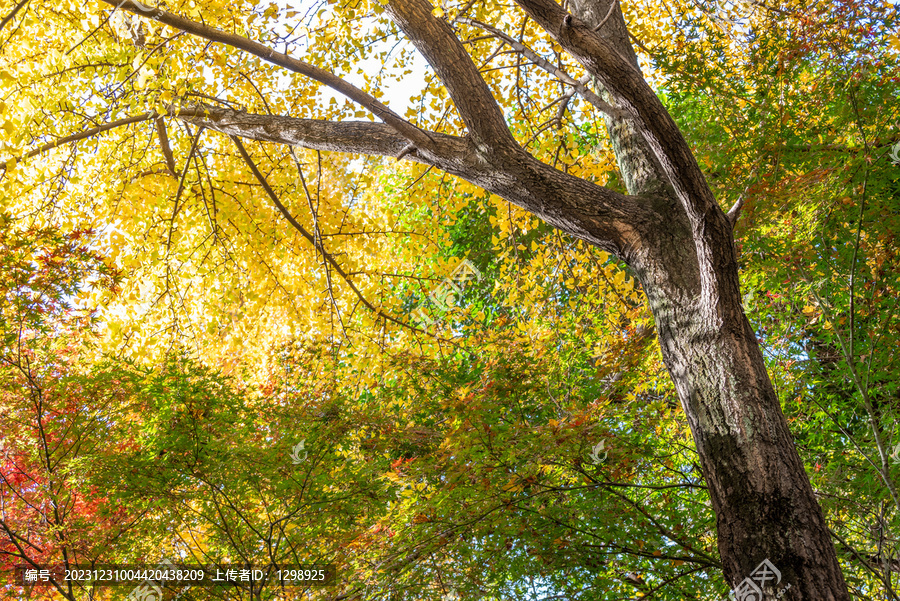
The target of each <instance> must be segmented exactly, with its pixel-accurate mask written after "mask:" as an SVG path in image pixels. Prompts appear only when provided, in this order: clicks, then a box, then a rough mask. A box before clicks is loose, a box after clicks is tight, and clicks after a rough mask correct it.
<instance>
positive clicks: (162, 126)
mask: <svg viewBox="0 0 900 601" xmlns="http://www.w3.org/2000/svg"><path fill="white" fill-rule="evenodd" d="M156 133H157V135H158V136H159V146H160V147H161V148H162V153H163V156H164V157H165V159H166V168H168V170H169V173H171V174H172V177H177V175H176V173H175V169H176V167H175V155H174V154H172V146H171V145H170V144H169V133H168V132H167V131H166V123H165V121H163V118H162V117H157V118H156Z"/></svg>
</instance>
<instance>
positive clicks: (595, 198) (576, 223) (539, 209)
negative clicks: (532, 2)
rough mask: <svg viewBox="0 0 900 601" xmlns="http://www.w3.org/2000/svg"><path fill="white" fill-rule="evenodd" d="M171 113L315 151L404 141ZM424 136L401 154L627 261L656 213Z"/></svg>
mask: <svg viewBox="0 0 900 601" xmlns="http://www.w3.org/2000/svg"><path fill="white" fill-rule="evenodd" d="M175 116H177V117H178V118H180V119H184V120H186V121H190V122H191V123H195V124H197V125H203V126H204V127H207V128H209V129H213V130H216V131H220V132H223V133H226V134H228V135H230V136H238V137H242V138H249V139H253V140H259V141H264V142H275V143H280V144H289V145H292V146H301V147H304V148H310V149H314V150H328V151H335V152H352V153H359V154H370V155H380V156H391V157H394V156H397V154H399V153H401V152H402V151H403V150H404V148H405V146H406V141H405V140H404V138H403V137H402V136H399V135H398V134H396V133H394V132H393V131H391V129H390V128H389V127H388V126H387V125H384V124H380V123H369V122H358V121H350V122H330V121H318V120H313V119H297V118H293V117H283V116H274V115H253V114H247V113H241V112H237V111H232V110H229V109H221V108H211V107H199V108H193V109H189V110H188V109H186V110H182V111H180V112H178V113H176V115H175ZM429 135H430V136H432V138H433V140H434V142H433V148H434V151H433V152H426V151H422V150H421V149H416V150H415V151H414V152H412V153H410V154H408V155H406V158H408V159H410V160H414V161H417V162H420V163H424V164H426V165H433V166H435V167H437V168H438V169H441V170H443V171H446V172H447V173H450V174H451V175H456V176H459V177H461V178H463V179H465V180H466V181H468V182H471V183H472V184H474V185H476V186H478V187H480V188H482V189H484V190H487V191H488V192H492V193H494V194H497V195H498V196H500V197H502V198H504V199H506V200H508V201H510V202H512V203H514V204H515V205H517V206H519V207H522V208H523V209H525V210H527V211H531V212H533V213H535V214H536V215H538V216H539V217H541V218H542V219H543V220H544V221H546V222H547V223H548V224H550V225H551V226H554V227H557V228H559V229H561V230H562V231H564V232H567V233H569V234H571V235H573V236H575V237H577V238H580V239H582V240H587V241H589V242H591V243H593V244H597V245H598V246H600V247H601V248H603V249H605V250H607V251H609V252H612V253H615V254H616V255H617V256H619V257H622V258H624V259H625V260H626V261H627V260H628V257H629V255H630V253H631V252H633V251H634V250H635V249H636V248H637V247H638V246H639V245H640V244H641V242H640V236H639V234H638V232H639V231H641V229H642V228H644V227H646V222H647V220H649V219H655V218H656V217H655V214H654V213H653V212H652V210H651V209H649V208H647V207H645V206H644V205H643V204H642V203H641V202H639V201H638V200H637V199H635V198H634V197H631V196H625V195H623V194H619V193H617V192H614V191H612V190H609V189H608V188H604V187H602V186H598V185H596V184H593V183H591V182H588V181H586V180H583V179H581V178H578V177H574V176H571V175H568V174H565V173H563V172H561V171H559V170H557V169H554V168H553V167H551V166H549V165H546V164H544V163H541V162H540V161H538V160H536V159H535V158H533V157H532V156H530V155H528V154H527V153H525V152H524V151H519V152H518V153H516V154H515V155H514V160H510V159H509V157H503V158H501V159H498V160H496V161H495V162H490V161H486V160H484V157H480V156H479V154H478V153H477V152H476V151H475V149H474V148H473V143H472V142H471V141H470V140H463V139H461V138H456V137H453V136H448V135H444V134H437V133H433V132H430V134H429ZM495 158H496V157H495Z"/></svg>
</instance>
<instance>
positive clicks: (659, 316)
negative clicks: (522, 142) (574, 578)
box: [632, 215, 849, 601]
mask: <svg viewBox="0 0 900 601" xmlns="http://www.w3.org/2000/svg"><path fill="white" fill-rule="evenodd" d="M718 226H719V228H720V229H721V232H720V234H721V235H720V236H717V237H719V238H720V241H721V244H720V245H719V246H718V248H714V249H712V250H713V252H714V253H715V256H717V257H718V258H719V259H720V260H719V269H718V270H717V271H718V273H717V274H715V275H716V276H717V277H722V276H723V275H726V274H727V275H728V276H730V277H729V280H730V284H731V286H730V287H731V294H730V295H728V297H727V298H725V299H720V301H719V302H718V303H717V305H713V304H711V303H709V302H707V301H706V300H705V299H704V298H703V296H702V295H701V294H700V290H701V285H700V282H701V280H702V279H703V278H709V277H710V276H712V275H713V274H709V273H703V272H702V270H701V268H700V267H699V265H698V264H697V262H696V261H695V260H691V258H690V257H686V256H684V255H685V253H684V249H685V248H686V247H687V246H689V244H690V242H691V240H690V239H689V238H688V237H687V235H688V233H689V232H688V231H687V230H688V228H687V227H686V225H684V224H681V225H672V226H670V227H669V228H668V229H667V230H663V229H660V232H661V233H662V235H660V236H658V237H657V238H656V239H655V240H654V241H653V242H652V243H651V244H650V245H648V246H649V250H648V252H647V253H646V255H642V256H639V257H635V258H634V260H633V261H632V267H633V268H634V269H635V271H636V272H637V274H638V277H639V279H640V281H641V282H642V284H643V287H644V291H645V292H646V294H647V297H648V299H649V302H650V307H651V309H652V311H653V315H654V317H655V319H656V325H657V330H658V334H659V340H660V345H661V347H662V352H663V358H664V360H665V363H666V367H667V368H668V370H669V373H670V374H671V377H672V380H673V382H674V383H675V387H676V389H677V390H678V395H679V397H680V399H681V403H682V406H683V408H684V412H685V415H686V417H687V419H688V422H689V424H690V427H691V432H692V434H693V438H694V442H695V444H696V446H697V452H698V453H699V455H700V462H701V467H702V470H703V474H704V477H705V479H706V483H707V485H708V488H709V493H710V498H711V501H712V506H713V510H714V511H715V514H716V522H717V531H718V547H719V554H720V556H721V558H722V563H723V566H724V571H725V576H726V578H727V580H728V582H730V583H731V585H732V587H733V588H737V587H738V586H740V585H741V583H742V582H743V581H744V580H745V579H746V578H748V577H750V576H751V575H752V574H753V572H754V570H755V569H756V568H757V566H759V565H760V564H761V563H762V562H763V560H769V562H771V564H772V565H773V566H774V567H775V568H776V569H777V570H779V571H780V572H781V575H782V578H781V581H780V582H778V583H777V584H776V582H775V580H774V579H773V580H768V581H767V582H765V584H767V585H768V587H767V588H765V589H764V590H765V593H766V595H767V596H766V598H769V596H771V598H774V596H775V595H776V594H777V593H778V592H779V591H780V590H782V589H784V588H785V587H786V586H787V585H788V584H790V585H791V586H790V589H788V590H787V592H786V593H785V594H784V596H783V597H782V598H783V599H797V600H800V599H804V600H822V601H831V600H835V601H837V600H847V599H849V595H848V594H847V590H846V584H845V583H844V579H843V576H842V574H841V571H840V568H839V566H838V563H837V558H836V554H835V550H834V546H833V544H832V542H831V538H830V535H829V532H828V528H827V526H826V524H825V520H824V518H823V515H822V511H821V509H820V508H819V505H818V503H817V501H816V498H815V495H814V493H813V490H812V486H811V485H810V482H809V478H808V477H807V474H806V472H805V470H804V468H803V464H802V463H801V461H800V457H799V455H798V454H797V450H796V448H795V446H794V443H793V440H792V438H791V434H790V431H789V429H788V424H787V421H786V420H785V418H784V415H783V413H782V411H781V406H780V404H779V402H778V398H777V396H776V394H775V390H774V388H773V387H772V383H771V380H770V379H769V376H768V373H767V372H766V368H765V364H764V362H763V357H762V353H761V352H760V349H759V346H758V344H757V340H756V335H755V333H754V331H753V328H752V327H751V326H750V323H749V322H748V321H747V318H746V316H745V314H744V311H743V308H742V307H741V296H740V293H739V289H738V278H737V263H736V257H735V252H734V248H733V244H732V243H731V232H730V230H731V227H730V225H729V223H728V222H727V220H726V219H725V218H724V215H723V216H722V219H721V222H720V223H719V224H718ZM745 586H749V585H745ZM737 598H738V599H741V598H742V597H741V596H740V594H738V596H737ZM744 598H746V599H754V600H755V599H758V597H749V596H748V597H744Z"/></svg>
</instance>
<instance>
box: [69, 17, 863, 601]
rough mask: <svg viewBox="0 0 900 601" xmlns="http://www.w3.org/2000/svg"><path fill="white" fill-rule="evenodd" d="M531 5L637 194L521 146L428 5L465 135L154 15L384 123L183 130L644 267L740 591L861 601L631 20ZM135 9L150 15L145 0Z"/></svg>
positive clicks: (430, 49)
mask: <svg viewBox="0 0 900 601" xmlns="http://www.w3.org/2000/svg"><path fill="white" fill-rule="evenodd" d="M103 1H104V2H107V3H109V4H114V2H115V0H103ZM516 1H517V3H518V4H519V5H520V6H521V7H522V8H523V9H524V10H525V11H526V12H527V13H528V15H529V16H530V17H531V18H532V19H534V21H535V22H536V23H537V24H538V25H539V26H541V27H542V28H543V29H544V30H545V31H546V32H547V34H548V35H549V36H551V37H553V38H554V39H555V40H556V41H557V42H558V43H559V44H560V45H561V46H562V47H563V49H564V50H566V51H567V52H568V53H569V54H571V55H572V56H573V57H575V58H576V59H577V60H579V61H580V62H581V64H582V65H583V66H584V67H585V69H586V70H587V72H588V73H589V74H591V75H592V76H593V77H594V78H595V79H596V81H597V82H598V84H599V86H600V87H601V90H602V94H603V95H604V97H605V99H606V100H607V101H608V102H609V103H610V104H612V105H613V106H614V107H616V109H618V113H617V115H616V116H615V117H612V118H610V119H609V120H608V122H607V123H608V126H609V131H610V135H611V138H612V142H613V146H614V148H615V151H616V155H617V158H618V161H619V166H620V169H621V171H622V173H623V178H624V180H625V183H626V186H627V189H628V192H629V194H628V195H623V194H619V193H617V192H615V191H612V190H609V189H606V188H603V187H600V186H597V185H595V184H593V183H590V182H588V181H585V180H582V179H579V178H576V177H572V176H570V175H568V174H565V173H563V172H561V171H559V170H557V169H554V168H552V167H550V166H549V165H546V164H544V163H541V162H540V161H538V160H536V159H535V158H534V157H532V156H531V155H530V154H528V153H527V152H526V151H525V150H524V149H523V148H522V147H521V146H520V145H519V144H518V143H517V142H516V140H515V139H514V138H513V136H512V135H511V133H510V132H509V129H508V128H507V126H506V122H505V118H504V115H503V113H502V111H501V110H500V108H499V106H498V105H497V103H496V100H495V99H494V97H493V96H492V95H491V92H490V89H489V88H488V86H487V84H486V83H485V82H484V80H483V79H482V78H481V75H480V73H479V72H478V69H477V68H476V66H475V65H474V63H473V62H472V60H471V58H470V56H469V55H468V53H467V52H466V49H465V47H464V46H463V45H462V43H461V42H460V41H459V39H458V38H457V37H456V35H455V33H454V31H453V29H452V27H451V26H450V24H448V23H447V22H446V21H444V20H442V19H440V18H437V17H436V16H434V15H433V14H432V8H433V7H432V5H431V4H430V3H429V2H428V1H427V0H391V1H390V2H389V3H388V6H387V12H388V14H389V15H390V16H391V17H392V18H393V19H394V22H395V23H396V24H397V25H398V27H399V28H400V29H401V30H402V31H403V33H404V35H406V37H407V38H408V39H409V40H410V41H412V43H413V44H414V45H415V46H416V48H417V49H418V50H419V51H420V52H421V53H422V55H423V56H424V57H425V58H426V59H427V60H428V62H429V63H430V64H431V66H432V67H433V68H434V70H435V72H436V73H437V74H438V76H439V77H440V78H441V80H442V82H443V83H444V85H445V87H446V88H447V91H448V92H449V94H450V96H451V98H452V100H453V102H454V104H455V105H456V108H457V110H458V111H459V114H460V116H461V117H462V120H463V122H464V123H465V126H466V128H467V135H466V136H465V137H454V136H447V135H444V134H438V133H436V132H426V131H422V130H421V129H419V128H417V127H415V126H413V125H412V124H410V123H408V122H407V121H405V120H403V119H402V118H400V117H399V116H397V115H396V114H394V113H392V112H390V111H389V110H388V109H387V108H386V107H384V106H383V105H381V104H380V103H378V102H377V101H376V100H375V99H373V98H372V97H371V96H369V95H368V94H366V93H365V92H363V91H361V90H359V89H357V88H354V87H353V86H350V85H349V84H347V83H346V82H342V81H341V80H340V79H339V78H336V77H335V76H334V75H333V74H330V73H328V72H327V71H324V70H323V69H320V68H317V67H313V66H311V65H309V64H307V63H304V62H302V61H299V60H297V59H294V58H291V57H289V56H286V55H281V54H277V53H275V52H273V51H272V50H270V49H268V48H266V47H265V46H263V45H261V44H259V43H257V42H253V41H250V40H246V39H244V38H241V37H240V36H237V35H235V34H230V33H225V32H222V31H219V30H216V29H214V28H211V27H208V26H206V25H201V24H198V23H193V22H191V21H189V20H187V19H184V18H183V17H179V16H177V15H172V14H170V13H168V12H166V11H164V10H161V9H153V10H152V11H151V12H150V13H149V14H148V13H146V12H144V13H143V14H144V16H148V17H150V18H153V19H156V20H158V21H160V22H163V23H166V24H168V25H170V26H173V27H177V28H180V29H182V30H183V31H187V32H189V33H191V34H192V35H196V36H200V37H203V38H206V39H208V40H210V41H212V42H218V43H223V44H229V45H232V46H234V47H236V48H241V49H243V50H245V51H246V52H250V53H253V54H255V55H256V56H259V57H260V58H262V59H264V60H267V61H269V62H271V63H274V64H277V65H280V66H282V67H284V68H287V69H291V70H293V71H296V72H298V73H304V74H306V75H308V76H310V77H313V78H315V79H317V80H319V81H322V82H323V83H326V84H328V85H330V86H332V87H333V88H335V89H337V90H339V91H342V92H343V93H345V94H346V95H347V96H348V97H350V98H352V99H354V100H355V101H357V102H359V104H360V105H361V106H364V107H366V108H368V109H369V110H371V111H372V112H373V113H374V114H376V115H378V116H379V117H380V118H382V119H383V121H384V123H365V122H344V123H332V122H326V121H316V120H308V119H296V118H292V117H289V116H265V115H248V114H246V113H239V112H235V111H229V110H224V109H219V108H212V107H195V108H191V109H183V110H178V111H173V112H172V113H171V114H172V116H175V117H177V118H180V119H184V120H188V121H191V122H194V123H197V124H201V125H203V126H205V127H207V128H209V129H213V130H216V131H220V132H224V133H227V134H229V135H232V136H240V137H245V138H250V139H255V140H261V141H268V142H275V143H284V144H292V145H299V146H304V147H308V148H315V149H319V150H332V151H341V152H356V153H366V154H375V155H385V156H402V157H403V158H405V159H408V160H414V161H418V162H421V163H424V164H428V165H432V166H434V167H437V168H439V169H442V170H444V171H446V172H448V173H451V174H454V175H457V176H459V177H461V178H464V179H466V180H468V181H470V182H472V183H473V184H475V185H478V186H480V187H482V188H484V189H485V190H488V191H490V192H493V193H495V194H497V195H499V196H501V197H503V198H505V199H507V200H509V201H510V202H512V203H514V204H516V205H518V206H520V207H522V208H524V209H526V210H529V211H531V212H533V213H535V214H536V215H538V216H540V217H541V218H542V219H544V220H545V221H547V222H548V223H549V224H550V225H552V226H554V227H556V228H559V229H560V230H562V231H565V232H568V233H569V234H571V235H573V236H575V237H577V238H580V239H583V240H586V241H588V242H590V243H592V244H595V245H597V246H599V247H601V248H603V249H605V250H607V251H609V252H611V253H613V254H615V255H616V256H617V257H619V258H621V259H622V260H624V261H625V262H626V263H628V264H629V265H630V266H631V267H632V268H633V269H634V270H635V272H636V274H637V275H638V278H639V279H640V281H641V283H642V285H643V288H644V291H645V293H646V294H647V297H648V299H649V303H650V307H651V309H652V311H653V314H654V317H655V319H656V324H657V331H658V335H659V339H660V343H661V346H662V350H663V356H664V359H665V362H666V365H667V367H668V369H669V372H670V374H671V376H672V379H673V381H674V383H675V386H676V388H677V390H678V394H679V396H680V398H681V402H682V406H683V407H684V410H685V414H686V416H687V419H688V422H689V424H690V427H691V431H692V433H693V436H694V440H695V443H696V446H697V450H698V452H699V454H700V458H701V464H702V468H703V472H704V475H705V477H706V481H707V484H708V488H709V491H710V496H711V499H712V505H713V509H714V510H715V512H716V517H717V528H718V545H719V552H720V554H721V557H722V561H723V565H724V568H725V576H726V578H727V579H728V581H729V583H731V585H732V586H737V585H738V584H739V583H740V582H741V581H743V580H744V579H745V578H747V577H749V576H750V575H751V574H752V572H753V571H754V569H755V568H756V567H757V566H758V565H759V564H760V562H762V561H763V560H765V559H768V560H769V561H770V562H771V563H772V564H773V565H774V566H775V567H776V568H777V569H778V570H780V571H781V573H782V576H783V580H782V581H781V583H780V584H779V585H778V587H777V588H778V589H779V590H780V589H781V588H782V587H784V586H786V585H788V584H790V585H791V588H790V589H789V590H788V591H787V593H786V594H785V595H784V596H783V597H782V598H783V599H788V600H816V601H820V600H821V601H847V600H849V595H848V593H847V588H846V584H845V583H844V581H843V577H842V575H841V573H840V570H839V567H838V563H837V558H836V554H835V551H834V547H833V545H832V542H831V539H830V535H829V532H828V529H827V527H826V524H825V521H824V518H823V515H822V512H821V510H820V508H819V506H818V504H817V502H816V499H815V495H814V493H813V490H812V487H811V485H810V482H809V479H808V477H807V475H806V472H805V471H804V469H803V465H802V463H801V461H800V458H799V455H798V454H797V451H796V448H795V447H794V444H793V442H792V439H791V436H790V431H789V429H788V425H787V421H786V420H785V418H784V415H783V414H782V412H781V408H780V405H779V402H778V398H777V397H776V395H775V392H774V389H773V387H772V383H771V381H770V379H769V377H768V374H767V373H766V369H765V365H764V362H763V357H762V354H761V352H760V349H759V347H758V344H757V341H756V336H755V334H754V332H753V329H752V327H751V326H750V324H749V322H748V321H747V318H746V316H745V314H744V311H743V308H742V306H741V295H740V290H739V281H738V269H737V257H736V254H735V250H734V245H733V241H732V225H731V223H730V222H729V220H728V219H727V218H726V216H725V214H724V213H723V212H722V210H721V209H720V208H719V206H718V205H717V203H716V201H715V198H714V197H713V194H712V192H711V191H710V189H709V187H708V186H707V184H706V181H705V178H704V176H703V173H702V171H701V170H700V168H699V166H698V165H697V162H696V160H695V158H694V156H693V154H692V153H691V150H690V148H689V147H688V146H687V143H686V142H685V140H684V138H683V136H682V135H681V132H680V131H679V130H678V128H677V126H676V125H675V123H674V121H673V120H672V118H671V116H670V115H669V114H668V113H667V111H666V110H665V107H663V105H662V103H661V102H660V101H659V99H658V98H657V97H656V95H655V94H654V93H653V91H652V90H651V89H650V87H649V86H648V85H647V83H646V81H645V80H644V78H643V76H642V75H641V73H640V70H639V69H638V66H637V60H636V57H635V54H634V51H633V49H632V48H631V46H630V43H629V42H628V33H627V29H626V27H625V23H624V19H623V18H622V13H621V10H620V9H619V7H618V6H613V7H610V5H609V0H572V2H573V6H574V8H575V10H576V12H577V14H578V17H573V16H572V15H570V14H568V13H567V12H566V11H565V10H564V9H563V8H562V7H561V6H560V5H558V4H556V3H555V2H554V1H553V0H516ZM122 6H123V8H125V9H127V10H137V9H138V8H139V7H137V6H136V5H133V3H132V2H130V1H129V0H126V1H125V2H124V3H123V4H122ZM601 24H602V27H600V28H599V29H598V31H597V32H595V31H594V29H595V28H597V26H598V25H601ZM146 118H148V116H143V117H141V119H146ZM79 135H81V134H79ZM770 584H771V583H770ZM766 593H767V594H768V595H774V594H775V593H776V590H774V589H772V588H771V587H770V589H769V590H767V591H766Z"/></svg>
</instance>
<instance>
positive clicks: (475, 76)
mask: <svg viewBox="0 0 900 601" xmlns="http://www.w3.org/2000/svg"><path fill="white" fill-rule="evenodd" d="M432 10H433V7H432V5H431V3H430V2H428V0H394V1H392V2H390V3H389V4H388V7H387V13H388V14H389V15H390V16H391V18H392V19H393V20H394V22H395V23H396V24H397V26H398V27H399V28H400V29H401V30H402V31H403V33H405V34H406V37H408V38H409V40H410V41H411V42H412V43H413V45H414V46H415V47H416V49H418V51H419V52H421V53H422V56H424V57H425V60H427V61H428V64H430V65H431V66H432V67H433V68H434V70H435V72H436V73H437V75H438V77H440V78H441V81H442V82H443V83H444V86H445V87H446V88H447V91H448V92H449V93H450V97H451V98H452V99H453V104H454V105H455V106H456V108H457V110H458V111H459V115H460V117H462V120H463V122H464V123H465V124H466V128H467V129H468V130H469V133H470V135H471V136H472V139H473V140H474V141H475V147H476V148H477V149H478V150H479V151H487V150H494V151H496V150H500V149H501V148H502V149H518V148H519V145H518V143H516V141H515V138H513V136H512V133H510V131H509V128H508V127H507V125H506V119H505V118H504V116H503V111H501V110H500V106H499V105H498V104H497V100H496V99H495V98H494V96H493V94H491V89H490V88H489V87H488V85H487V83H485V81H484V79H482V77H481V73H479V72H478V67H476V66H475V63H474V62H472V57H471V56H469V53H468V52H467V51H466V48H465V46H463V44H462V42H460V41H459V39H458V38H457V37H456V35H455V34H454V33H453V29H451V28H450V25H448V24H447V23H446V22H444V21H443V20H442V19H439V18H437V17H435V16H434V15H433V14H432V13H431V11H432Z"/></svg>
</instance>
